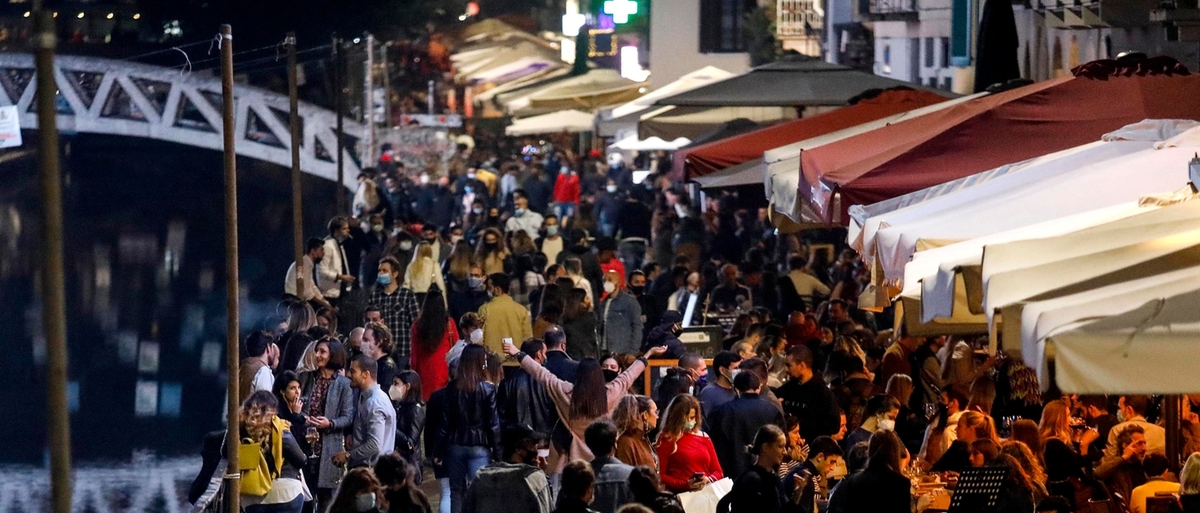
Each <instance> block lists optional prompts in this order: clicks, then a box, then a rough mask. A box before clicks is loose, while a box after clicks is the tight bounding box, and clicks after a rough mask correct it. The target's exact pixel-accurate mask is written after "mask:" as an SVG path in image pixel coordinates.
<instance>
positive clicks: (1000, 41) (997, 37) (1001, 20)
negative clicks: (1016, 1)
mask: <svg viewBox="0 0 1200 513" xmlns="http://www.w3.org/2000/svg"><path fill="white" fill-rule="evenodd" d="M1019 46H1020V42H1019V41H1018V40H1017V21H1016V19H1015V18H1014V17H1013V9H1012V1H1011V0H987V2H986V3H984V4H983V18H982V19H980V20H979V42H978V52H977V54H976V57H975V92H977V93H979V92H983V91H985V90H987V88H988V86H990V85H992V84H1002V83H1004V82H1008V81H1009V80H1012V79H1014V78H1021V68H1020V66H1019V65H1018V64H1017V48H1018V47H1019Z"/></svg>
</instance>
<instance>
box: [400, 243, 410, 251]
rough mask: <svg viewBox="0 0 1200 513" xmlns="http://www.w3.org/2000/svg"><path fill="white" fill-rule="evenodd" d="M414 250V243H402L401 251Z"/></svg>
mask: <svg viewBox="0 0 1200 513" xmlns="http://www.w3.org/2000/svg"><path fill="white" fill-rule="evenodd" d="M412 248H413V243H412V242H410V241H403V242H401V243H400V251H408V250H411V249H412Z"/></svg>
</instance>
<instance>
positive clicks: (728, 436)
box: [705, 394, 784, 476]
mask: <svg viewBox="0 0 1200 513" xmlns="http://www.w3.org/2000/svg"><path fill="white" fill-rule="evenodd" d="M705 420H707V421H708V436H710V437H712V442H713V446H714V447H715V448H716V450H717V460H718V461H720V462H721V470H722V471H723V472H724V473H725V475H727V476H740V475H741V474H742V472H746V471H747V470H749V469H750V467H753V466H754V458H753V457H752V456H751V455H749V454H747V453H746V446H747V445H750V444H752V443H754V435H755V433H758V430H759V428H761V427H763V426H765V425H767V424H775V425H776V426H779V428H780V429H783V427H784V426H783V413H781V412H780V411H779V409H778V408H776V407H775V406H774V405H772V404H771V403H768V402H766V401H763V400H762V399H760V398H759V396H758V394H746V395H743V396H742V397H739V398H737V399H734V400H732V401H729V402H727V403H725V404H722V405H720V406H718V407H716V408H715V409H713V411H712V413H711V414H710V415H709V417H708V418H707V419H705ZM756 468H757V467H756Z"/></svg>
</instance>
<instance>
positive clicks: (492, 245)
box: [483, 241, 500, 249]
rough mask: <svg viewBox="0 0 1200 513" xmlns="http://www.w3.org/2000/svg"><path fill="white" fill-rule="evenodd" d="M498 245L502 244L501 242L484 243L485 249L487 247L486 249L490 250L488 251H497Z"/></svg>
mask: <svg viewBox="0 0 1200 513" xmlns="http://www.w3.org/2000/svg"><path fill="white" fill-rule="evenodd" d="M498 244H500V243H499V242H495V241H492V242H487V241H484V242H483V245H484V247H486V248H488V249H496V246H497V245H498Z"/></svg>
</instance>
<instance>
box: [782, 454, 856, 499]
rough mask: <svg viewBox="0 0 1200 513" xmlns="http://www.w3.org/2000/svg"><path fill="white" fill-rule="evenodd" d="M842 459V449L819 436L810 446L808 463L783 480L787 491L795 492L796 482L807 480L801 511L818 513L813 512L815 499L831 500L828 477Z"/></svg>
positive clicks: (802, 496) (801, 497)
mask: <svg viewBox="0 0 1200 513" xmlns="http://www.w3.org/2000/svg"><path fill="white" fill-rule="evenodd" d="M841 459H842V448H841V447H840V446H839V445H838V443H837V442H835V441H833V439H832V438H830V437H828V436H818V437H817V438H815V439H813V441H812V442H810V443H809V444H808V461H805V462H804V464H803V465H797V466H796V468H794V469H792V470H791V471H790V472H788V474H787V477H785V478H784V480H783V483H784V486H785V488H784V489H785V490H795V489H796V480H797V479H804V480H805V483H804V488H802V489H801V495H800V504H799V508H800V511H803V512H804V513H817V512H816V511H814V510H813V505H814V504H815V501H814V498H820V499H822V500H824V499H828V498H829V490H830V488H832V487H831V486H830V484H829V479H828V478H827V477H826V476H828V475H829V474H830V473H831V472H833V470H834V469H835V468H837V465H838V460H841Z"/></svg>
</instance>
